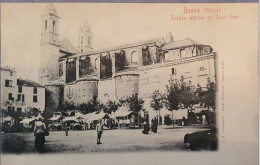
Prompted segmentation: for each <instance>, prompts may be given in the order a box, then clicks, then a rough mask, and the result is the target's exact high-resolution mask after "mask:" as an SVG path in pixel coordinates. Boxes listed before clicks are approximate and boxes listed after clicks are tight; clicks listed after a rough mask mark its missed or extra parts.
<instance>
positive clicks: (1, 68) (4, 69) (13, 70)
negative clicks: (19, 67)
mask: <svg viewBox="0 0 260 165" xmlns="http://www.w3.org/2000/svg"><path fill="white" fill-rule="evenodd" d="M0 70H3V71H10V72H15V68H12V67H9V66H5V67H0Z"/></svg>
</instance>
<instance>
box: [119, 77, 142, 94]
mask: <svg viewBox="0 0 260 165" xmlns="http://www.w3.org/2000/svg"><path fill="white" fill-rule="evenodd" d="M115 91H116V97H117V99H120V98H123V97H127V96H132V95H133V94H135V93H138V92H139V75H138V74H123V75H119V76H116V77H115Z"/></svg>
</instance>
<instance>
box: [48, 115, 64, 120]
mask: <svg viewBox="0 0 260 165" xmlns="http://www.w3.org/2000/svg"><path fill="white" fill-rule="evenodd" d="M60 118H61V116H53V117H52V118H50V119H49V120H52V121H55V120H59V119H60Z"/></svg>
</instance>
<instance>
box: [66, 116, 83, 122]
mask: <svg viewBox="0 0 260 165" xmlns="http://www.w3.org/2000/svg"><path fill="white" fill-rule="evenodd" d="M79 119H83V117H82V116H70V117H65V118H64V119H63V122H66V121H77V120H79Z"/></svg>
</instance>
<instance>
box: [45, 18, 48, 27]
mask: <svg viewBox="0 0 260 165" xmlns="http://www.w3.org/2000/svg"><path fill="white" fill-rule="evenodd" d="M47 25H48V24H47V20H45V29H47Z"/></svg>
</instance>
